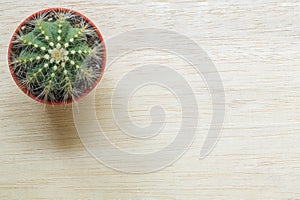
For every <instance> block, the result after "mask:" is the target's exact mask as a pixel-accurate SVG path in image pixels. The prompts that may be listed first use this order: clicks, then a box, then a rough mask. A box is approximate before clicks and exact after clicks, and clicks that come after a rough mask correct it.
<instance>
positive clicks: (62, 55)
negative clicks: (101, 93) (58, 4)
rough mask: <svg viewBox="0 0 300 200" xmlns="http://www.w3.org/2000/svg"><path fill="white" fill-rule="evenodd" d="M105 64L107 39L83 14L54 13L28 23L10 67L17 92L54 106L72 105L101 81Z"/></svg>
mask: <svg viewBox="0 0 300 200" xmlns="http://www.w3.org/2000/svg"><path fill="white" fill-rule="evenodd" d="M105 61H106V50H105V45H104V41H103V38H102V36H101V34H100V32H99V30H98V29H97V28H96V26H95V25H94V24H93V23H92V22H91V21H90V20H89V19H88V18H87V17H85V16H84V15H82V14H81V13H78V12H76V11H73V10H69V9H65V8H51V9H46V10H42V11H39V12H36V13H34V14H32V15H31V16H29V17H28V18H26V19H25V20H24V21H23V22H22V23H21V24H20V25H19V27H18V28H17V30H16V31H15V33H14V34H13V36H12V38H11V41H10V45H9V50H8V64H9V68H10V72H11V74H12V76H13V78H14V81H15V82H16V84H17V85H18V87H19V88H20V89H21V90H22V91H23V92H24V93H25V94H27V95H28V96H29V97H31V98H33V99H34V100H37V101H39V102H42V103H45V104H51V105H64V104H68V103H72V102H73V101H76V100H79V99H80V98H82V97H84V96H86V95H87V94H88V93H89V92H90V91H91V90H92V89H94V88H95V87H96V85H97V83H98V82H99V81H100V79H101V77H102V75H103V72H104V68H105Z"/></svg>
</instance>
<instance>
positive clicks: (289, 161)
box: [0, 0, 300, 200]
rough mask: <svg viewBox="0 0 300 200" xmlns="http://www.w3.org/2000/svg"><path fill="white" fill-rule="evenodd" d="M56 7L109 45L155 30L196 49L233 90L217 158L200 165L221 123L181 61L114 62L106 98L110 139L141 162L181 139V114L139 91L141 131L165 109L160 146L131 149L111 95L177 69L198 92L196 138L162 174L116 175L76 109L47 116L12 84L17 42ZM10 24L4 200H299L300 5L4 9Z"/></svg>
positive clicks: (101, 98)
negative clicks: (150, 69) (160, 68)
mask: <svg viewBox="0 0 300 200" xmlns="http://www.w3.org/2000/svg"><path fill="white" fill-rule="evenodd" d="M47 7H67V8H72V9H75V10H77V11H79V12H82V13H84V14H85V15H87V16H88V17H89V18H90V19H91V20H92V21H93V22H94V23H95V24H96V25H97V26H98V28H99V29H100V31H101V33H102V35H103V37H104V39H108V38H110V37H112V36H114V35H117V34H119V33H123V32H124V31H128V30H132V29H135V28H145V27H155V28H165V29H170V30H174V31H177V32H179V33H181V34H184V35H186V36H188V37H190V38H191V39H192V40H194V41H196V42H197V43H198V44H199V45H200V46H201V47H202V48H203V49H204V50H205V51H206V52H207V53H208V55H209V56H210V58H211V59H212V61H213V62H214V64H215V65H216V67H217V69H218V71H219V73H220V76H221V78H222V80H223V84H224V87H225V95H226V118H225V122H224V128H223V133H222V136H221V138H220V139H219V142H218V144H217V145H216V147H215V149H214V150H213V151H212V152H211V154H210V155H209V156H208V157H206V158H205V159H202V160H200V159H199V153H200V149H201V147H202V144H203V141H204V138H205V136H206V133H207V129H208V127H209V122H210V119H211V105H210V95H209V93H208V91H207V88H206V85H205V83H204V81H203V80H202V79H201V77H199V76H198V75H197V74H196V73H195V72H193V70H192V68H191V67H190V66H189V64H188V63H185V62H184V61H183V60H181V59H180V58H178V57H177V56H175V55H171V54H169V53H167V52H161V51H157V50H151V49H150V50H149V49H145V50H140V51H134V52H131V53H130V54H128V55H126V56H124V57H122V58H120V59H119V60H118V61H116V62H115V63H114V64H113V66H112V67H110V68H109V69H107V70H106V72H105V75H104V78H103V80H102V81H101V83H100V85H99V87H98V88H97V90H96V100H97V102H96V108H97V116H98V119H99V121H101V122H102V123H104V125H105V126H104V130H105V133H106V134H107V136H108V137H109V138H110V139H111V141H113V142H114V143H115V144H116V145H117V146H119V147H120V148H123V149H124V150H127V151H129V152H139V153H147V152H151V151H155V150H158V149H161V148H163V146H164V145H167V144H168V143H169V142H170V141H171V140H172V138H173V137H174V133H176V129H177V128H178V124H179V123H180V115H179V114H178V113H180V112H179V111H180V106H179V105H178V102H177V101H176V97H174V95H173V96H172V94H170V93H168V92H167V91H165V90H164V89H162V88H160V87H157V86H148V88H142V89H141V90H140V91H138V92H137V94H136V95H135V96H134V97H133V99H132V102H131V103H130V106H131V110H130V112H131V115H132V119H133V121H134V122H135V123H137V124H138V125H141V126H143V125H146V124H147V123H149V107H150V106H152V105H155V104H159V105H163V106H164V107H165V109H166V110H165V111H166V114H167V118H166V127H165V130H164V131H163V133H162V135H159V136H156V137H154V138H151V139H149V140H142V141H140V140H135V139H132V138H128V137H126V138H125V136H124V135H122V133H119V132H118V131H117V129H116V128H115V125H114V123H113V121H112V120H113V119H112V115H111V110H110V109H109V106H110V100H111V99H110V96H109V93H110V91H112V90H113V89H114V87H115V84H116V83H117V81H118V80H119V79H120V78H122V76H123V75H124V74H126V72H128V71H130V70H131V69H133V68H134V67H135V66H138V65H140V64H144V63H148V62H149V63H156V64H161V63H163V64H165V65H168V66H172V67H174V69H175V70H176V71H178V72H179V73H181V74H182V76H183V77H184V78H185V79H186V80H187V81H188V82H190V84H191V86H192V87H193V89H194V90H195V95H196V96H197V99H198V102H199V114H200V119H199V120H200V122H201V123H200V126H199V130H198V132H199V133H198V134H197V138H196V139H195V141H194V143H193V144H192V146H191V148H190V149H189V150H188V151H187V152H186V153H185V154H184V156H183V157H182V158H181V159H179V160H178V161H177V162H175V163H174V164H173V165H171V166H168V167H166V168H165V169H163V170H160V171H158V172H154V173H148V174H127V173H122V172H118V171H115V170H113V169H110V168H108V167H106V166H105V165H103V164H101V163H100V162H98V161H97V160H96V159H95V158H94V157H92V156H91V155H90V154H89V153H88V152H87V151H86V149H85V148H84V147H83V145H82V143H81V141H80V139H79V137H78V135H77V132H76V129H75V126H74V122H73V119H72V109H71V107H69V106H68V107H65V108H64V107H46V108H44V107H43V106H42V105H41V104H40V103H37V102H34V101H33V100H31V99H30V98H28V97H27V96H26V95H24V94H23V93H22V92H21V91H20V90H19V89H18V88H17V87H16V85H15V84H14V82H13V80H12V78H11V75H10V74H9V70H8V66H7V48H8V43H9V39H10V37H11V35H12V33H13V32H14V30H15V29H16V27H17V26H18V24H19V23H20V22H21V20H23V19H24V18H25V17H27V16H28V15H30V14H32V13H33V12H36V11H38V10H41V9H44V8H47ZM0 24H1V31H0V33H1V34H0V55H1V57H0V65H1V68H0V73H1V77H0V83H1V84H0V88H1V93H0V128H1V129H0V199H290V200H296V199H300V112H299V106H300V93H299V84H300V79H299V76H300V68H299V65H300V56H299V52H300V51H299V50H300V45H299V44H300V37H299V36H300V2H299V1H297V0H290V1H284V0H272V1H246V2H245V1H231V0H230V1H219V0H208V1H184V0H176V1H166V0H156V1H138V0H129V1H127V2H125V1H124V2H121V1H117V0H103V1H97V0H93V1H83V0H80V1H75V0H65V1H58V0H53V1H45V0H41V1H24V0H18V1H17V0H2V1H1V2H0ZM108 48H109V47H108ZM161 97H164V98H161ZM116 109H117V108H116Z"/></svg>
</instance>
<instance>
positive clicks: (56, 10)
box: [8, 8, 106, 105]
mask: <svg viewBox="0 0 300 200" xmlns="http://www.w3.org/2000/svg"><path fill="white" fill-rule="evenodd" d="M60 12H61V13H66V12H68V13H71V14H73V15H75V16H77V17H80V18H81V19H83V20H84V21H85V22H86V23H87V24H89V25H90V27H92V29H93V30H94V31H95V34H96V35H97V37H98V38H97V39H98V40H99V41H98V42H99V43H101V48H102V49H101V51H102V54H101V55H102V58H101V61H99V62H101V66H100V67H99V71H100V72H99V73H97V74H99V76H98V77H97V78H96V79H95V80H94V81H93V83H92V85H90V87H88V88H87V89H86V91H84V92H83V93H81V94H80V95H79V96H77V97H76V98H71V99H68V100H67V101H49V100H44V99H43V98H40V97H38V96H36V95H35V94H33V93H32V92H30V91H29V90H28V88H26V86H24V84H22V83H21V82H20V77H18V75H17V74H16V72H15V71H14V63H13V58H12V53H13V51H16V49H17V48H18V47H17V46H15V45H16V43H15V41H16V39H17V36H18V35H19V33H20V30H21V29H22V27H24V25H28V22H29V21H31V20H33V19H35V18H36V17H37V16H41V15H44V14H45V15H46V16H50V15H51V14H53V13H60ZM32 30H33V28H32ZM20 48H22V47H20ZM105 64H106V49H105V44H104V40H103V37H102V35H101V34H100V31H99V30H98V28H97V27H96V26H95V24H94V23H93V22H92V21H91V20H90V19H88V18H87V17H86V16H84V15H83V14H81V13H79V12H77V11H74V10H70V9H66V8H49V9H45V10H41V11H38V12H36V13H34V14H32V15H30V16H29V17H27V18H26V19H25V20H24V21H22V23H21V24H20V25H19V26H18V28H17V29H16V31H15V32H14V34H13V36H12V38H11V40H10V44H9V49H8V65H9V69H10V72H11V75H12V77H13V79H14V81H15V83H16V84H17V86H18V87H19V88H20V89H21V90H22V91H23V92H24V93H25V94H26V95H28V96H29V97H31V98H32V99H34V100H36V101H38V102H41V103H44V104H51V105H65V104H69V103H72V102H73V101H77V100H79V99H80V98H83V97H84V96H86V95H88V94H89V93H90V92H91V91H92V90H93V89H94V88H95V87H96V86H97V84H98V82H99V81H100V79H101V77H102V76H103V73H104V69H105Z"/></svg>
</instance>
